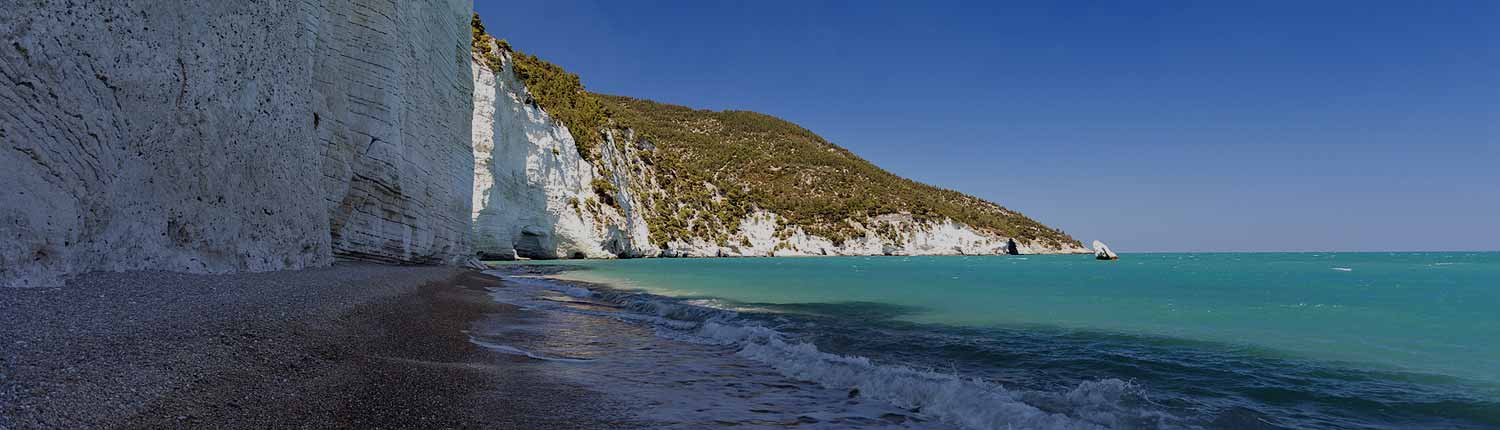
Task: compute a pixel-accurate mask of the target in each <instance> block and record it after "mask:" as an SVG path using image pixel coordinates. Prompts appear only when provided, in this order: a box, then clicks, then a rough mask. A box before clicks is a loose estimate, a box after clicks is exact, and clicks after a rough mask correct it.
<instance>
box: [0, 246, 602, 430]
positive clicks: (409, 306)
mask: <svg viewBox="0 0 1500 430" xmlns="http://www.w3.org/2000/svg"><path fill="white" fill-rule="evenodd" d="M493 288H504V287H503V286H502V282H501V281H500V280H498V279H494V278H492V277H489V276H486V275H482V274H479V273H478V272H474V271H469V270H463V269H456V268H451V267H422V266H381V265H375V264H367V263H340V264H336V265H334V266H333V267H328V268H319V269H308V270H299V271H285V272H268V273H252V274H236V275H187V274H177V273H164V272H124V273H90V274H85V275H80V276H77V277H74V278H72V279H70V280H69V281H68V283H67V286H65V287H61V288H37V289H6V290H0V339H4V342H3V343H0V428H9V429H17V430H19V429H29V428H283V427H307V426H313V427H325V428H326V427H332V428H370V427H381V428H493V427H502V428H505V427H520V428H610V427H620V426H623V425H627V422H626V421H625V420H623V419H622V418H621V417H622V416H623V414H620V413H619V411H618V410H615V409H611V408H610V407H608V404H607V402H605V401H604V399H602V398H600V397H599V396H598V394H597V393H594V392H591V391H589V390H586V389H583V388H580V387H577V386H571V385H567V384H559V383H557V381H554V380H548V379H545V378H540V377H539V376H538V375H537V374H535V372H532V371H531V370H529V369H528V368H527V367H526V366H520V365H515V362H516V360H515V359H514V358H513V357H509V356H505V355H503V354H497V353H494V352H490V351H486V350H484V349H483V348H480V347H478V346H476V345H474V344H473V343H471V342H470V340H469V337H468V335H467V334H466V333H467V332H468V330H469V329H470V327H471V326H472V325H474V324H475V323H476V322H477V321H480V320H483V319H485V318H491V317H494V316H496V315H500V316H504V315H506V314H513V313H515V312H516V308H515V307H513V306H507V305H502V304H498V303H495V302H493V301H492V300H491V299H490V298H489V296H488V295H487V291H489V289H493ZM579 404H602V405H603V406H605V407H603V408H599V409H594V408H591V409H590V410H588V411H579V410H578V408H577V405H579Z"/></svg>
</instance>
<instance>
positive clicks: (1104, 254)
mask: <svg viewBox="0 0 1500 430" xmlns="http://www.w3.org/2000/svg"><path fill="white" fill-rule="evenodd" d="M1094 258H1096V259H1100V260H1119V259H1120V256H1119V255H1116V254H1115V252H1114V251H1111V250H1110V249H1109V245H1105V244H1104V242H1100V241H1097V240H1096V241H1094Z"/></svg>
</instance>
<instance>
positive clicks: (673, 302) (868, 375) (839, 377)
mask: <svg viewBox="0 0 1500 430" xmlns="http://www.w3.org/2000/svg"><path fill="white" fill-rule="evenodd" d="M486 273H490V274H492V275H495V276H499V277H502V278H505V279H507V280H509V281H512V282H513V283H515V284H516V285H520V286H524V287H530V288H541V289H546V290H549V291H553V292H556V293H561V294H565V295H568V296H571V297H578V298H587V299H588V300H590V301H592V302H594V303H597V304H599V305H602V306H597V307H593V308H585V309H580V308H577V307H568V306H566V305H565V304H559V303H555V302H547V301H540V300H539V301H535V302H528V303H525V304H523V305H525V306H530V307H545V308H547V309H548V310H555V311H563V312H576V313H585V314H592V315H598V316H608V317H613V318H618V319H621V320H626V321H633V322H639V323H644V324H650V325H651V326H653V327H654V328H655V333H656V334H657V335H658V336H660V337H664V338H668V339H672V340H678V341H684V342H692V343H699V344H711V345H721V346H727V347H730V348H733V349H735V350H736V351H737V352H736V354H737V355H739V356H741V357H744V358H748V359H750V360H752V361H755V362H759V363H762V364H764V365H766V366H769V367H770V368H772V369H775V370H776V371H778V372H780V373H781V374H782V375H784V376H787V377H790V378H794V379H798V380H804V381H810V382H815V383H817V384H819V385H822V386H823V387H826V388H831V389H837V390H845V391H848V392H849V393H850V394H849V395H850V397H854V396H862V397H865V398H870V399H875V400H880V401H883V402H886V403H889V404H892V405H894V406H897V407H901V408H906V409H911V410H917V411H921V412H922V413H924V414H928V415H931V416H934V417H937V418H940V419H941V420H943V421H944V422H948V423H952V424H956V425H959V426H961V427H965V428H971V429H997V428H999V429H1009V428H1017V429H1020V428H1025V429H1114V428H1171V427H1177V426H1175V425H1172V424H1169V423H1171V422H1173V418H1172V417H1171V416H1169V414H1166V413H1164V412H1159V411H1157V410H1155V409H1154V408H1151V407H1150V402H1149V400H1147V399H1145V394H1144V390H1142V389H1141V387H1139V386H1137V385H1136V384H1134V383H1131V382H1128V381H1123V380H1119V379H1103V380H1096V381H1086V382H1082V383H1079V384H1078V385H1076V386H1073V387H1070V388H1064V389H1059V390H1058V391H1057V392H1048V391H1038V390H1025V389H1012V388H1007V387H1005V386H1002V385H1000V384H998V383H995V382H992V381H988V380H985V379H981V378H970V377H964V376H962V375H958V374H956V373H943V372H938V371H933V370H924V369H918V368H913V367H909V366H905V365H900V364H892V363H877V362H874V361H872V360H871V359H869V358H866V357H861V356H856V355H840V354H833V353H828V352H824V351H822V350H820V349H819V348H818V347H817V346H816V345H814V344H812V343H808V342H802V341H798V340H796V339H794V338H793V336H790V335H788V334H786V333H784V332H782V331H779V330H777V329H776V328H774V327H771V326H768V325H766V323H765V322H763V321H759V320H754V319H750V318H743V317H741V315H740V312H739V309H737V308H734V307H732V306H729V305H726V304H724V303H721V302H718V301H716V300H708V299H698V300H679V299H672V298H667V297H661V296H656V295H651V294H646V293H639V292H632V291H621V290H613V289H609V288H602V287H601V288H594V289H587V288H583V287H579V286H576V285H572V284H569V283H564V282H559V281H554V280H550V279H545V278H537V277H527V276H510V275H507V274H505V273H502V272H498V271H491V272H486ZM513 304H521V303H513ZM485 346H487V347H491V348H494V347H493V346H489V345H485ZM501 347H503V346H501ZM510 349H514V348H510ZM517 351H520V350H517ZM520 352H522V353H525V352H524V351H520ZM525 354H526V355H528V356H530V355H531V354H529V353H525ZM533 358H536V357H533Z"/></svg>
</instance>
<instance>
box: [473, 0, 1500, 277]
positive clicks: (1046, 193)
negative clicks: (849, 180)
mask: <svg viewBox="0 0 1500 430" xmlns="http://www.w3.org/2000/svg"><path fill="white" fill-rule="evenodd" d="M804 3H805V4H804ZM475 8H476V9H477V10H478V12H479V13H480V14H481V15H482V16H483V17H484V18H485V21H486V23H487V25H488V26H489V29H490V31H491V32H492V33H494V34H496V35H497V36H499V37H503V38H507V39H509V40H510V41H511V42H512V44H513V45H515V46H516V47H517V48H518V49H521V50H523V51H527V52H530V53H532V54H536V55H539V56H542V57H543V58H546V59H548V60H550V61H552V62H554V63H557V64H559V65H562V66H563V67H565V68H567V69H568V70H571V71H573V72H576V73H578V74H579V75H580V76H582V78H583V81H584V84H585V85H586V86H588V87H589V88H590V89H593V90H595V91H599V92H604V93H610V94H620V95H628V96H634V97H641V98H648V99H653V100H658V101H663V102H668V103H675V104H682V105H688V106H693V107H698V108H708V109H744V110H753V111H759V112H764V113H768V114H772V115H776V116H779V117H782V118H785V119H788V120H791V121H793V122H796V123H798V124H801V125H803V126H805V127H807V128H808V129H811V130H813V131H815V132H817V133H819V134H821V135H823V136H824V137H826V138H828V140H830V141H832V142H834V143H837V144H839V145H842V146H844V147H847V148H849V149H851V150H853V151H854V152H855V153H857V154H859V155H861V156H863V157H865V158H866V159H869V160H870V161H872V162H874V163H876V164H878V165H880V166H881V167H884V168H886V169H888V170H890V171H892V172H895V173H897V174H900V175H903V176H907V177H911V178H914V179H917V180H920V181H924V182H927V183H931V184H935V185H939V186H943V187H948V188H953V189H957V190H960V191H964V192H967V193H970V194H974V195H977V196H979V197H983V198H986V199H989V200H992V201H995V202H998V203H1000V204H1003V205H1005V206H1008V207H1010V208H1013V209H1016V210H1020V211H1022V212H1024V213H1026V214H1028V215H1030V216H1031V217H1033V218H1036V219H1037V220H1040V221H1042V222H1043V223H1046V224H1049V225H1052V226H1056V227H1059V228H1062V229H1063V230H1066V231H1067V232H1069V233H1071V234H1073V235H1074V236H1075V237H1077V238H1078V239H1081V240H1084V241H1085V242H1087V241H1089V240H1092V239H1102V240H1104V241H1106V242H1109V243H1110V244H1111V246H1112V247H1114V248H1116V249H1118V250H1121V251H1236V250H1238V251H1268V250H1495V249H1500V245H1496V244H1497V243H1500V2H1497V1H1441V2H1419V1H1390V2H1384V1H1348V2H1334V1H1327V2H1323V1H1312V2H1307V1H1287V2H1231V1H1222V2H1189V1H1185V2H1166V1H1162V2H1145V3H1142V2H1106V1H1098V2H1046V1H1036V2H1029V3H1015V4H992V2H970V3H948V2H915V1H913V2H889V3H886V2H873V1H860V2H839V3H835V2H826V3H822V2H795V1H793V2H772V1H753V2H750V1H745V2H740V1H736V2H723V3H715V2H706V1H705V2H700V1H683V2H617V1H577V2H574V1H560V0H559V1H553V0H549V1H537V2H511V1H505V2H501V1H493V0H476V4H475Z"/></svg>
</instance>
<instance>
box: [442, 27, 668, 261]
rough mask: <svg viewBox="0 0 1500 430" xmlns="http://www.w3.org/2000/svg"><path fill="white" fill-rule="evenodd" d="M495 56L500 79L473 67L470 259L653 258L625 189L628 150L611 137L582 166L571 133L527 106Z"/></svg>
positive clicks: (504, 62) (510, 70)
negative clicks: (596, 156) (472, 256)
mask: <svg viewBox="0 0 1500 430" xmlns="http://www.w3.org/2000/svg"><path fill="white" fill-rule="evenodd" d="M494 49H496V50H497V52H499V56H498V57H497V58H499V59H501V64H500V65H499V67H498V68H499V69H500V70H499V71H498V72H496V71H495V70H493V69H492V68H491V67H490V66H488V65H486V64H483V62H481V61H480V60H479V59H478V58H474V59H473V60H474V62H473V66H472V67H473V76H474V112H473V114H474V116H473V120H472V124H473V134H472V139H473V157H474V166H473V170H472V171H473V172H474V190H473V219H474V223H473V228H474V235H473V237H474V240H473V245H474V250H475V251H476V252H478V253H480V254H481V255H484V256H485V257H488V258H502V259H511V258H516V257H518V256H519V257H526V258H542V259H548V258H612V257H617V256H619V257H644V256H654V255H656V253H657V250H656V249H655V247H653V246H651V244H650V240H649V236H650V232H649V231H648V230H647V228H646V223H645V221H644V220H643V219H642V218H641V214H640V212H639V211H637V210H635V208H636V207H638V206H639V201H638V200H636V199H635V198H634V196H633V194H632V193H630V192H629V191H628V190H627V188H626V187H625V185H626V184H628V183H629V180H630V178H627V177H626V176H625V175H627V174H628V172H630V171H631V170H630V168H629V167H628V166H627V164H628V163H629V162H630V161H627V158H629V156H628V155H627V154H626V153H625V152H624V151H625V149H624V148H621V146H620V145H619V144H618V143H617V142H615V139H614V137H613V136H612V135H611V136H610V137H609V139H607V141H606V145H604V148H601V150H600V152H601V154H602V155H601V157H600V158H599V160H597V161H595V162H590V161H589V160H585V159H584V158H583V156H582V155H580V154H579V151H578V147H577V144H576V142H575V141H574V139H573V135H572V133H570V132H569V130H568V128H567V127H566V126H564V125H563V124H561V123H560V122H558V121H556V120H554V119H553V118H552V117H551V116H550V115H548V114H547V112H545V111H543V110H542V108H541V107H539V106H537V104H536V103H535V102H534V101H532V98H531V95H530V94H529V93H528V92H527V90H526V87H525V85H524V84H522V83H521V81H520V80H519V79H517V77H516V76H515V73H514V70H515V68H514V63H513V62H512V61H511V57H510V54H509V53H507V52H500V51H499V49H498V47H496V48H494ZM598 181H604V182H607V183H609V184H610V186H609V187H607V188H600V187H597V186H596V185H595V184H596V183H600V182H598ZM611 189H612V190H611ZM601 193H602V195H601Z"/></svg>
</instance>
